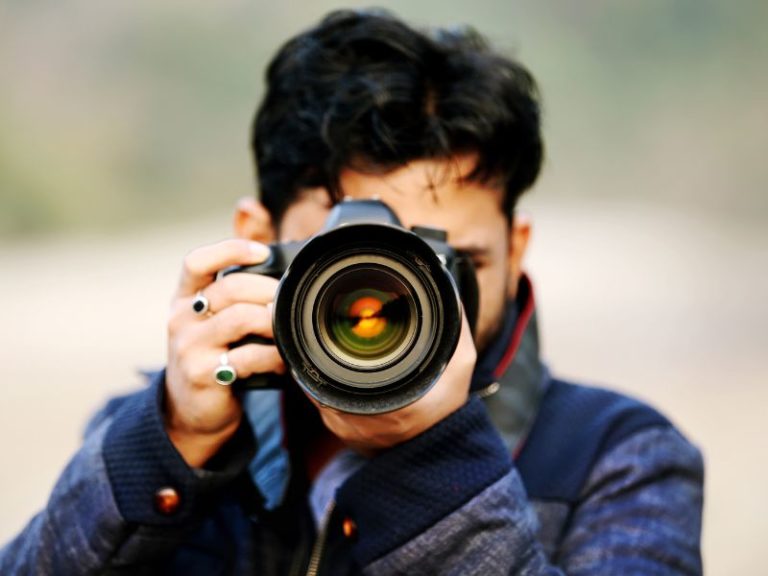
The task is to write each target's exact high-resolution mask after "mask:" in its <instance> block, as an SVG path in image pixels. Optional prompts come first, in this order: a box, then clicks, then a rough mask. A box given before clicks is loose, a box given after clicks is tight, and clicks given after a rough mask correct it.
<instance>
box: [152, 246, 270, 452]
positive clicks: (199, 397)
mask: <svg viewBox="0 0 768 576" xmlns="http://www.w3.org/2000/svg"><path fill="white" fill-rule="evenodd" d="M268 254H269V251H268V248H267V247H266V246H265V245H264V244H260V243H258V242H251V241H248V240H241V239H232V240H225V241H223V242H219V243H218V244H212V245H209V246H203V247H201V248H198V249H196V250H194V251H192V252H190V253H189V254H188V255H187V257H186V258H185V260H184V266H183V269H182V273H181V279H180V282H179V288H178V291H177V293H176V295H175V297H174V299H173V302H172V305H171V317H170V321H169V324H168V366H167V370H166V392H167V394H166V398H167V402H166V406H165V422H166V429H167V430H168V435H169V437H170V439H171V441H172V442H173V444H174V446H175V447H176V449H177V450H178V451H179V453H180V454H181V456H182V457H183V458H184V460H185V461H186V462H187V464H189V465H190V466H192V467H201V466H202V465H203V464H205V462H206V461H207V460H208V459H209V458H211V456H213V455H214V454H215V453H216V452H217V451H218V450H219V448H221V446H222V445H223V444H224V443H225V442H226V441H227V440H228V439H229V438H230V437H231V436H232V434H234V432H235V431H236V430H237V428H238V426H239V424H240V420H241V418H242V408H241V406H240V403H239V402H238V400H237V399H236V398H235V396H234V395H233V394H232V389H231V387H229V386H222V385H220V384H218V383H217V382H216V380H215V378H214V371H215V370H216V368H217V367H218V366H219V363H220V358H221V355H222V354H224V353H228V360H229V364H230V365H231V366H233V367H234V368H235V370H236V371H237V375H238V377H240V378H245V377H247V376H250V375H252V374H257V373H268V372H277V373H282V372H284V371H285V365H284V364H283V361H282V358H281V357H280V354H279V353H278V351H277V348H276V347H275V346H270V345H265V344H245V345H242V346H238V347H237V348H233V349H232V350H230V349H229V345H230V344H232V343H234V342H237V341H239V340H240V339H242V338H243V337H245V336H246V335H248V334H255V335H258V336H263V337H265V338H272V317H271V303H272V301H273V300H274V297H275V290H276V289H277V280H275V279H273V278H269V277H267V276H259V275H256V274H230V275H228V276H226V277H224V278H222V279H221V280H219V281H216V282H214V279H215V277H216V273H217V272H218V271H219V270H221V269H223V268H226V267H228V266H233V265H252V264H258V263H260V262H263V261H264V260H265V259H266V258H267V256H268ZM198 291H202V293H203V295H204V296H205V298H206V299H207V300H208V302H209V312H208V313H207V314H204V315H198V314H196V313H195V311H194V310H193V308H192V304H193V302H194V300H195V296H196V294H197V293H198Z"/></svg>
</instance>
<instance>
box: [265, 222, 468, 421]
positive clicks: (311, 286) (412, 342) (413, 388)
mask: <svg viewBox="0 0 768 576" xmlns="http://www.w3.org/2000/svg"><path fill="white" fill-rule="evenodd" d="M460 325H461V305H460V302H459V295H458V291H457V289H456V286H455V284H454V282H453V279H452V278H451V275H450V273H449V272H448V271H447V270H446V268H445V267H444V266H443V265H442V263H441V262H440V259H439V258H438V256H437V254H436V253H435V252H434V250H433V249H432V248H431V247H430V246H429V245H428V244H427V243H426V242H425V241H424V240H422V239H421V238H419V237H418V236H417V235H415V234H413V233H412V232H409V231H407V230H405V229H403V228H400V227H396V226H390V225H385V224H350V225H345V226H341V227H338V228H333V229H331V230H329V231H327V232H325V233H323V234H320V235H318V236H316V237H314V238H313V239H311V240H310V241H309V242H307V244H306V245H305V246H304V247H303V248H302V249H301V250H300V252H299V253H298V254H297V255H296V257H295V258H294V260H293V262H292V263H291V264H290V266H289V267H288V269H287V270H286V272H285V274H284V275H283V277H282V279H281V282H280V285H279V287H278V293H277V296H276V299H275V311H274V332H275V341H276V343H277V344H278V349H280V351H281V353H282V354H283V356H284V359H285V361H286V364H287V365H288V366H289V367H290V369H291V372H292V375H293V377H294V379H295V380H296V381H297V382H298V383H299V385H300V386H302V387H303V388H304V390H305V391H306V392H307V393H308V394H310V395H311V396H312V397H313V398H315V399H316V400H317V401H319V402H320V403H322V404H325V405H328V406H332V407H334V408H337V409H339V410H343V411H345V412H351V413H358V414H371V413H381V412H387V411H390V410H396V409H398V408H401V407H403V406H405V405H407V404H410V403H411V402H413V401H415V400H416V399H418V398H420V397H421V396H422V395H423V394H425V393H426V391H427V390H428V389H429V388H431V386H432V385H433V384H434V383H435V382H436V381H437V379H438V378H439V376H440V374H441V373H442V371H443V370H444V369H445V366H446V364H447V363H448V360H449V359H450V358H451V356H452V355H453V352H454V350H455V348H456V344H457V342H458V336H459V332H460Z"/></svg>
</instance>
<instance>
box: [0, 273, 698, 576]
mask: <svg viewBox="0 0 768 576" xmlns="http://www.w3.org/2000/svg"><path fill="white" fill-rule="evenodd" d="M521 288H522V289H521V293H520V296H519V298H518V303H517V305H516V306H512V307H511V311H510V313H509V314H508V318H507V321H506V322H505V324H504V326H503V328H502V331H501V334H500V336H499V338H498V339H497V341H496V343H495V344H494V345H492V346H491V347H490V349H489V350H487V351H486V353H485V354H484V356H483V358H481V361H480V362H479V363H478V367H477V369H476V371H475V375H474V379H473V391H474V393H473V395H472V397H471V399H470V400H469V402H468V403H467V404H466V405H465V406H464V407H463V408H461V409H460V410H458V411H457V412H455V413H454V414H452V415H451V416H449V417H448V418H446V419H445V420H443V421H442V422H440V423H438V424H437V425H436V426H434V427H433V428H431V429H429V430H428V431H426V432H425V433H423V434H422V435H420V436H418V437H416V438H414V439H412V440H410V441H409V442H406V443H404V444H401V445H399V446H396V447H395V448H392V449H390V450H388V451H386V452H384V453H382V454H380V455H378V456H376V457H375V458H372V459H370V460H365V461H362V460H360V459H358V461H356V462H355V463H354V465H352V466H345V465H342V464H339V466H336V467H335V468H334V467H333V466H329V467H327V468H328V469H330V470H337V471H336V472H331V473H330V474H325V473H323V474H325V476H323V474H321V478H323V480H322V482H325V483H327V484H328V486H330V489H326V492H329V493H330V495H331V497H330V498H325V500H330V503H329V504H328V506H327V507H326V510H327V513H326V515H325V518H324V519H323V521H322V522H321V523H320V525H319V528H318V527H317V524H316V522H315V521H314V517H313V514H312V507H311V506H310V505H309V503H308V498H307V494H308V492H310V491H312V494H313V495H316V494H317V493H318V490H317V489H316V488H317V484H318V483H321V482H319V481H318V482H316V483H315V486H310V484H309V483H308V481H307V480H306V474H304V473H303V472H302V470H301V462H302V459H301V458H297V457H296V454H300V453H301V451H302V449H303V448H304V447H305V446H306V445H307V442H308V441H309V439H310V438H311V436H312V434H315V433H316V428H314V426H315V425H316V424H317V423H315V424H313V423H312V418H313V416H312V412H311V411H310V410H307V404H306V403H304V402H303V401H302V398H301V397H300V396H299V395H292V394H290V393H284V395H283V396H284V397H283V398H282V413H281V418H280V419H277V418H276V419H275V421H276V422H278V423H279V422H280V421H284V423H285V426H284V427H282V426H278V427H277V428H275V427H272V428H269V427H267V428H269V429H264V427H261V428H260V427H259V425H258V422H259V421H255V422H254V423H255V424H256V425H254V426H252V425H251V423H250V422H249V420H248V419H243V424H242V426H241V427H240V429H239V430H238V432H237V433H236V435H235V436H234V437H233V438H232V439H231V440H230V442H229V443H228V444H227V445H226V446H225V447H224V448H223V449H222V450H221V451H220V452H219V454H217V456H216V457H214V459H213V460H212V461H211V462H209V463H208V464H207V465H206V468H205V469H190V468H189V467H188V466H187V465H186V464H185V463H184V461H183V460H182V458H181V457H180V456H179V454H178V453H177V452H176V451H175V450H174V448H173V446H172V444H171V443H170V440H169V439H168V437H167V435H166V434H165V431H164V427H163V422H162V412H161V407H162V403H163V374H162V373H160V374H158V375H156V376H155V377H154V378H153V380H152V383H151V385H150V386H149V387H147V388H146V389H144V390H142V391H140V392H138V393H135V394H133V395H131V396H128V397H123V398H119V399H115V400H113V401H111V402H110V403H109V404H108V405H107V406H106V408H105V409H104V410H103V411H102V412H101V413H100V414H99V415H98V416H97V417H96V418H95V419H94V421H93V422H92V423H91V425H90V426H89V427H88V430H87V433H86V438H85V442H84V444H83V446H82V448H81V449H80V451H79V452H78V453H77V454H76V455H75V456H74V458H73V459H72V461H71V462H70V463H69V465H68V466H67V467H66V469H65V470H64V472H63V473H62V475H61V478H60V479H59V480H58V482H57V484H56V486H55V488H54V490H53V492H52V494H51V497H50V500H49V502H48V504H47V506H46V508H45V509H44V510H43V511H42V512H40V513H39V514H38V515H37V516H35V517H34V518H33V519H32V520H31V522H30V523H29V524H28V526H27V527H26V528H25V529H24V530H23V531H22V532H21V533H20V534H19V535H18V536H17V537H16V538H15V539H13V540H12V541H11V542H9V543H8V544H6V545H5V547H3V548H2V550H0V574H3V575H6V574H8V575H10V574H14V575H15V574H19V575H21V574H29V575H45V574H52V575H62V576H65V575H70V574H71V575H78V576H82V575H87V574H184V575H195V574H201V575H202V574H204V575H207V576H209V575H217V574H254V575H255V574H260V575H271V574H305V573H319V574H332V575H337V574H339V575H342V574H358V573H364V574H375V575H379V574H381V575H388V574H409V575H411V574H425V575H427V574H428V575H435V574H457V575H458V574H461V575H466V574H478V575H486V576H487V575H495V574H526V575H528V574H531V575H533V574H570V575H577V574H585V575H586V574H589V575H595V574H622V575H629V574H701V572H702V566H701V554H700V541H699V539H700V533H701V513H702V483H703V465H702V460H701V456H700V454H699V452H698V451H697V450H696V448H695V447H693V446H692V445H691V444H690V443H689V442H688V441H687V440H685V439H684V438H683V437H682V436H681V435H680V433H679V432H678V431H677V430H676V429H675V428H674V426H673V425H672V424H670V423H669V421H668V420H666V419H665V418H664V417H663V416H661V415H660V414H659V413H658V412H656V411H654V410H653V409H651V408H649V407H648V406H646V405H644V404H642V403H640V402H637V401H635V400H632V399H629V398H627V397H625V396H621V395H618V394H615V393H612V392H609V391H606V390H601V389H596V388H588V387H583V386H577V385H574V384H569V383H565V382H562V381H560V380H557V379H554V378H553V377H551V375H550V374H549V373H548V371H547V370H546V368H545V367H544V365H543V364H542V363H541V361H540V360H539V356H538V336H537V331H536V322H535V312H534V308H533V296H532V293H531V290H530V286H529V285H528V283H527V281H526V282H524V283H523V284H522V285H521ZM275 398H276V396H275V395H265V396H264V397H263V402H262V401H261V400H259V401H258V402H257V404H259V402H261V404H265V403H268V402H272V401H274V400H275ZM270 413H272V414H275V413H276V412H274V411H271V412H270ZM278 428H279V429H278ZM276 437H277V438H278V439H279V441H278V442H275V438H276ZM249 463H250V464H251V465H250V466H249ZM254 463H255V464H256V465H254ZM265 471H268V473H267V474H264V472H265ZM334 476H335V477H334ZM163 487H169V488H173V489H174V490H175V493H176V494H178V495H179V505H178V507H177V508H176V509H174V510H173V512H172V513H167V509H166V513H164V512H162V507H158V505H157V502H158V499H157V495H156V493H157V491H158V489H160V488H163ZM326 488H327V487H326ZM320 492H322V490H320ZM275 495H276V496H275ZM321 500H323V498H322V497H320V498H319V499H318V501H321Z"/></svg>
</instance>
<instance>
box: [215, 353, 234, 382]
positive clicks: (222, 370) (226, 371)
mask: <svg viewBox="0 0 768 576" xmlns="http://www.w3.org/2000/svg"><path fill="white" fill-rule="evenodd" d="M213 377H214V378H215V379H216V383H217V384H221V385H222V386H229V385H231V384H232V383H233V382H234V381H235V380H237V372H236V371H235V369H234V368H233V367H232V366H231V365H230V363H229V357H228V356H227V353H226V352H224V354H222V355H221V356H219V365H218V366H217V367H216V370H214V371H213Z"/></svg>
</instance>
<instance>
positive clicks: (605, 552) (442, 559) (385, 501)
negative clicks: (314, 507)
mask: <svg viewBox="0 0 768 576" xmlns="http://www.w3.org/2000/svg"><path fill="white" fill-rule="evenodd" d="M701 493H702V464H701V458H700V456H699V453H698V451H697V450H696V449H695V448H693V447H692V446H691V445H690V444H689V443H688V442H687V441H685V440H684V439H683V438H682V436H680V435H679V434H678V433H677V432H675V431H674V429H664V430H652V431H646V432H641V433H638V434H636V435H633V436H632V437H630V438H629V439H627V440H626V441H625V442H623V443H621V444H620V445H618V446H615V447H614V448H612V449H611V451H610V452H608V453H607V454H605V455H604V456H603V457H602V458H601V459H600V460H599V461H598V463H597V465H596V466H595V467H594V469H593V473H592V474H591V476H590V478H589V480H588V482H587V484H586V486H585V489H584V491H583V493H582V496H581V499H580V502H579V503H577V505H576V506H575V507H574V508H573V512H572V515H571V518H570V521H569V522H568V523H567V524H566V525H565V528H564V532H563V535H562V536H561V539H560V541H559V542H558V545H557V546H556V547H555V552H554V554H547V553H545V551H544V547H543V546H542V543H541V542H540V540H539V536H540V531H539V527H540V525H539V520H538V518H537V516H536V513H535V511H534V508H533V506H532V505H531V503H530V502H529V500H528V497H527V495H526V492H525V489H524V487H523V485H522V482H521V480H520V476H519V474H518V472H517V470H516V468H515V467H514V465H513V463H512V462H511V460H510V458H509V457H508V456H507V451H506V448H505V447H504V446H503V445H502V442H501V440H499V439H498V438H497V435H496V432H495V431H494V429H493V427H492V425H491V423H490V421H489V420H488V418H487V414H486V413H485V410H484V407H483V405H482V404H481V403H480V402H479V401H477V400H473V401H470V403H469V404H468V405H466V406H465V407H464V408H462V409H461V410H459V411H458V412H457V413H455V414H453V415H452V416H450V417H449V418H448V419H447V420H445V421H443V422H441V423H440V424H438V425H437V426H435V427H434V428H433V429H431V430H429V431H427V432H426V433H425V434H424V435H422V436H420V437H418V438H416V439H414V440H412V441H410V442H408V443H406V444H404V445H401V446H399V447H397V448H395V449H393V450H392V451H390V452H389V453H387V454H385V455H383V456H380V457H377V458H376V459H374V460H373V461H372V462H371V463H370V464H368V465H366V466H365V467H363V468H362V469H361V470H360V471H358V472H357V473H356V474H354V475H353V476H352V477H350V479H349V480H348V481H347V482H346V483H345V484H344V485H343V486H342V487H341V489H340V490H339V492H338V493H337V508H338V510H339V512H340V516H343V517H346V518H348V519H350V520H352V521H353V522H354V523H355V524H356V526H357V527H358V533H357V538H356V540H355V542H354V544H353V545H352V554H353V555H354V557H355V559H356V560H357V562H358V566H362V567H363V571H364V572H365V573H367V574H376V575H389V574H409V575H410V574H425V575H427V574H432V575H433V574H456V575H459V574H461V575H467V574H478V575H480V574H482V575H486V576H489V575H496V574H521V575H522V574H526V575H534V574H570V575H576V574H579V575H581V574H584V575H586V574H590V575H595V574H663V575H666V574H669V575H672V574H700V573H701V562H700V555H699V533H700V521H701V516H700V514H701Z"/></svg>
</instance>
